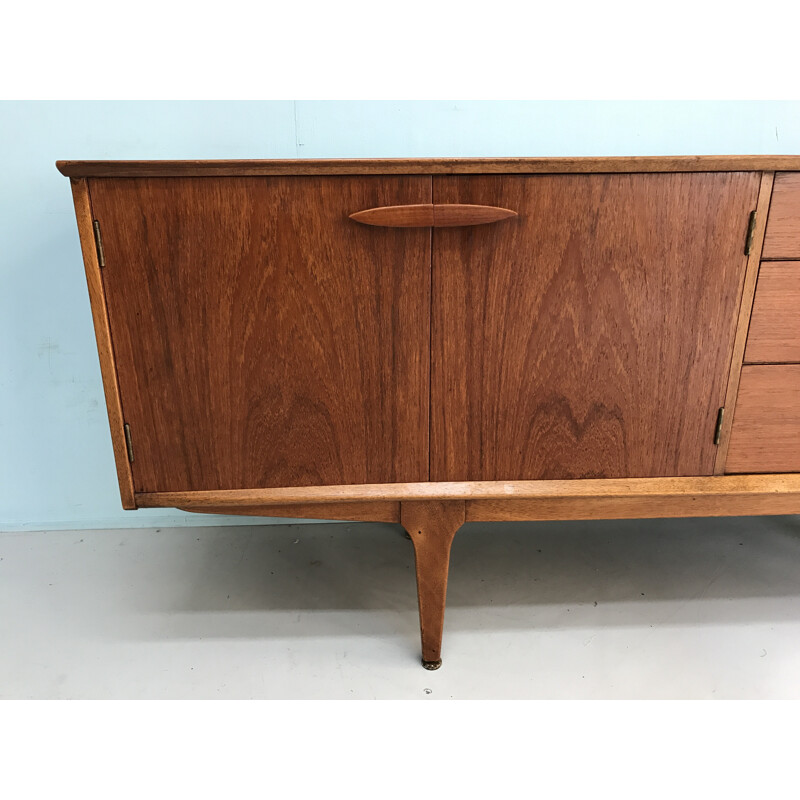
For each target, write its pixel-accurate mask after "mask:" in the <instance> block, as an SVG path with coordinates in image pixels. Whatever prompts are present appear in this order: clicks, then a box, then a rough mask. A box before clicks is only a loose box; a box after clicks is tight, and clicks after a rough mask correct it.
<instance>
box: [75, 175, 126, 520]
mask: <svg viewBox="0 0 800 800" xmlns="http://www.w3.org/2000/svg"><path fill="white" fill-rule="evenodd" d="M72 199H73V202H74V204H75V216H76V219H77V221H78V235H79V236H80V242H81V253H82V255H83V264H84V269H85V272H86V284H87V287H88V289H89V302H90V305H91V308H92V320H93V322H94V334H95V339H96V341H97V353H98V355H99V357H100V373H101V375H102V378H103V392H104V394H105V399H106V409H107V411H108V424H109V427H110V428H111V444H112V447H113V449H114V462H115V464H116V468H117V481H118V483H119V492H120V499H121V501H122V507H123V508H124V509H129V510H132V509H135V508H136V499H135V497H134V486H133V476H132V474H131V464H130V462H129V461H128V451H127V448H126V446H125V431H124V424H125V421H124V417H123V414H122V401H121V399H120V392H119V385H118V383H117V370H116V366H115V360H114V347H113V343H112V340H111V331H110V328H109V324H108V309H107V307H106V298H105V293H104V291H103V278H102V275H101V274H100V264H99V261H98V257H97V249H96V247H95V239H94V226H93V218H92V207H91V201H90V198H89V189H88V186H87V182H86V181H85V180H73V181H72Z"/></svg>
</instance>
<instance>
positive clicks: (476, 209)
mask: <svg viewBox="0 0 800 800" xmlns="http://www.w3.org/2000/svg"><path fill="white" fill-rule="evenodd" d="M516 216H517V212H516V211H511V210H510V209H508V208H497V206H472V205H465V204H461V203H420V204H418V205H413V206H381V207H379V208H367V209H365V210H364V211H356V212H355V213H354V214H351V215H350V219H352V220H355V221H356V222H360V223H362V224H363V225H378V226H380V227H383V228H431V227H432V228H457V227H461V226H463V225H485V224H486V223H487V222H499V221H500V220H501V219H508V218H509V217H516Z"/></svg>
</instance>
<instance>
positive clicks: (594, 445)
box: [431, 173, 759, 480]
mask: <svg viewBox="0 0 800 800" xmlns="http://www.w3.org/2000/svg"><path fill="white" fill-rule="evenodd" d="M758 184H759V175H758V174H755V173H706V174H703V173H695V174H688V173H685V174H622V175H543V176H509V175H502V176H472V177H438V176H437V177H435V178H434V202H435V203H475V204H486V205H492V206H501V207H504V208H509V209H512V210H514V211H517V212H518V215H519V216H518V217H517V218H513V219H509V220H505V221H503V222H499V223H496V224H493V225H481V226H474V227H464V228H450V229H443V228H437V229H436V230H435V231H434V245H433V306H432V308H433V313H432V326H433V328H432V331H433V332H432V366H431V382H432V383H431V397H432V402H431V409H432V411H431V480H523V479H561V478H563V479H567V478H590V477H592V478H601V477H602V478H619V477H639V476H642V477H644V476H668V475H710V474H712V471H713V465H714V458H715V451H716V447H715V445H714V428H715V423H716V417H717V410H718V408H719V407H720V406H721V405H722V404H723V402H724V400H723V397H724V393H725V386H726V380H727V376H728V370H729V367H730V361H731V354H732V347H733V337H734V331H735V326H736V317H737V311H738V306H739V300H740V295H741V289H742V281H743V277H744V268H745V262H746V257H745V255H744V243H745V234H746V229H747V223H748V217H749V213H750V211H751V210H752V209H753V208H755V204H756V196H757V191H758Z"/></svg>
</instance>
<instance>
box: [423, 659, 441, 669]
mask: <svg viewBox="0 0 800 800" xmlns="http://www.w3.org/2000/svg"><path fill="white" fill-rule="evenodd" d="M422 666H423V667H425V669H439V667H441V666H442V659H441V658H440V659H439V660H438V661H426V660H425V659H424V658H423V659H422Z"/></svg>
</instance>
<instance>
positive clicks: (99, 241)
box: [92, 220, 106, 267]
mask: <svg viewBox="0 0 800 800" xmlns="http://www.w3.org/2000/svg"><path fill="white" fill-rule="evenodd" d="M92 227H94V244H95V247H96V248H97V263H98V264H99V265H100V266H101V267H104V266H105V265H106V255H105V253H104V252H103V237H102V236H101V235H100V223H99V222H98V221H97V220H94V222H93V223H92Z"/></svg>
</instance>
